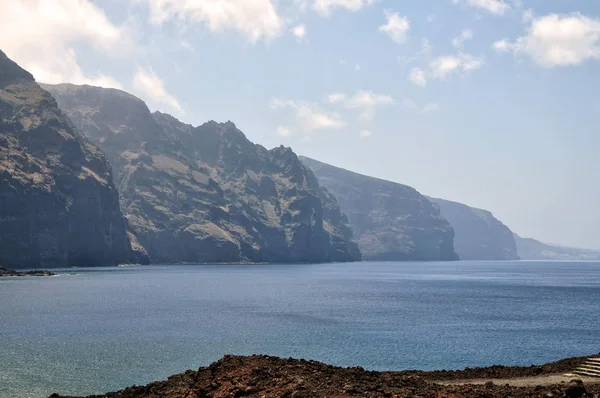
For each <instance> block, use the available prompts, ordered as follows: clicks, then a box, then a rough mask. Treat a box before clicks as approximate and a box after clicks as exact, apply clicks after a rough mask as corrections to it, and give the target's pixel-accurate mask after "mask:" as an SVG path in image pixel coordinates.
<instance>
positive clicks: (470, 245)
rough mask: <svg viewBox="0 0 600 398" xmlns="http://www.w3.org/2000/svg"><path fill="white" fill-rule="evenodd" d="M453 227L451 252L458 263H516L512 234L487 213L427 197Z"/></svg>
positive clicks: (517, 257) (460, 204)
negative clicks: (504, 261) (489, 261)
mask: <svg viewBox="0 0 600 398" xmlns="http://www.w3.org/2000/svg"><path fill="white" fill-rule="evenodd" d="M429 200H431V201H432V202H433V203H434V204H435V205H436V206H439V209H440V212H441V214H442V216H443V217H445V218H446V219H447V220H448V221H450V224H451V225H452V228H454V233H455V235H454V249H455V250H456V253H458V255H459V257H460V259H461V260H518V259H519V256H518V254H517V246H516V243H515V239H514V238H513V234H512V231H511V230H510V229H509V228H508V227H507V226H506V225H504V224H502V222H500V221H499V220H498V219H496V218H495V217H494V215H493V214H492V213H490V212H489V211H487V210H481V209H476V208H473V207H469V206H467V205H464V204H462V203H457V202H451V201H449V200H444V199H436V198H429Z"/></svg>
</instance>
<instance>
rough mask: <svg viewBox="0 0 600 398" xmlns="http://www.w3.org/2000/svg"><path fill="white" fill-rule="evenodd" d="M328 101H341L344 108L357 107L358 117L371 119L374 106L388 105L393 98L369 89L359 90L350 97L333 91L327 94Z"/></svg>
mask: <svg viewBox="0 0 600 398" xmlns="http://www.w3.org/2000/svg"><path fill="white" fill-rule="evenodd" d="M328 99H329V102H332V103H343V104H344V107H345V108H346V109H359V110H360V114H359V117H360V118H361V119H363V120H371V119H373V116H375V108H376V107H377V106H380V105H389V104H392V103H393V102H394V99H393V98H392V97H391V96H389V95H384V94H376V93H374V92H373V91H369V90H359V91H357V92H356V93H354V95H352V96H351V97H349V96H347V95H346V94H344V93H333V94H329V96H328Z"/></svg>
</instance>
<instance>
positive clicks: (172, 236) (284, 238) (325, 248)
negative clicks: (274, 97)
mask: <svg viewBox="0 0 600 398" xmlns="http://www.w3.org/2000/svg"><path fill="white" fill-rule="evenodd" d="M44 87H46V88H47V89H48V90H49V91H50V92H52V94H53V95H54V96H55V97H56V98H57V101H58V103H59V105H60V107H61V108H62V109H63V110H64V111H65V112H66V113H67V114H68V116H69V117H70V118H71V119H72V120H73V122H74V123H75V125H76V126H78V127H79V128H80V129H81V130H82V131H83V132H84V133H85V134H86V135H87V136H88V137H89V138H90V139H91V140H92V141H93V142H95V143H97V144H98V146H100V148H102V150H103V151H105V152H106V154H107V158H108V160H109V161H110V162H111V164H112V165H113V168H114V170H115V178H116V182H117V186H118V188H119V191H120V193H121V204H122V208H123V211H124V213H125V215H126V217H127V218H128V220H129V223H130V225H131V227H132V229H133V232H134V234H135V236H137V238H138V240H139V242H140V244H141V245H142V246H143V247H144V248H145V249H146V250H147V251H148V253H149V255H150V257H151V259H152V261H153V262H246V261H251V262H325V261H354V260H359V259H360V252H359V251H358V249H357V246H356V243H354V242H353V240H352V233H351V230H350V229H349V227H348V226H347V225H346V219H345V217H344V216H343V215H342V214H341V213H340V211H339V206H338V204H337V202H336V201H335V198H333V197H332V196H330V195H329V196H328V195H327V194H326V193H325V192H323V191H322V190H321V189H320V187H319V184H318V182H317V179H316V178H315V177H314V175H313V174H312V173H311V172H310V170H308V169H306V168H305V167H304V166H303V165H302V164H301V163H300V161H299V160H298V157H297V156H296V155H295V154H294V152H292V150H291V149H289V148H284V147H279V148H275V149H272V150H267V149H265V148H263V147H261V146H260V145H255V144H253V143H252V142H250V141H249V140H248V139H247V138H246V137H245V135H244V134H243V133H242V132H241V131H240V130H239V129H237V127H236V126H235V125H234V124H233V123H231V122H227V123H217V122H214V121H210V122H208V123H205V124H203V125H201V126H198V127H194V126H191V125H187V124H184V123H182V122H180V121H179V120H177V119H175V118H174V117H172V116H170V115H167V114H164V113H160V112H155V113H153V114H151V113H150V111H149V110H148V108H147V107H146V105H145V104H144V102H143V101H141V100H140V99H138V98H136V97H134V96H132V95H130V94H127V93H124V92H122V91H119V90H114V89H102V88H98V87H90V86H74V85H57V86H44Z"/></svg>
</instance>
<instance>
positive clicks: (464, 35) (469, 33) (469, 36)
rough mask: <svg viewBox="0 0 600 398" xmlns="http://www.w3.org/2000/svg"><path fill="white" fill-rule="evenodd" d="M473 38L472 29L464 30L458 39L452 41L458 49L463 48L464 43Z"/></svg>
mask: <svg viewBox="0 0 600 398" xmlns="http://www.w3.org/2000/svg"><path fill="white" fill-rule="evenodd" d="M472 38H473V31H472V30H471V29H463V31H462V32H460V35H459V36H458V37H455V38H454V39H452V45H453V46H454V47H456V48H462V46H463V43H464V42H465V41H467V40H471V39H472Z"/></svg>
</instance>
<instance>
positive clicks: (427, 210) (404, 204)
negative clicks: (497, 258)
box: [301, 157, 458, 261]
mask: <svg viewBox="0 0 600 398" xmlns="http://www.w3.org/2000/svg"><path fill="white" fill-rule="evenodd" d="M301 160H302V162H303V163H304V164H305V165H306V166H308V167H309V168H310V169H311V170H312V171H313V172H314V173H315V175H316V176H317V178H318V179H319V183H320V184H321V185H322V186H324V187H325V188H326V189H327V190H328V191H329V192H331V194H333V195H334V196H335V197H336V198H337V200H338V201H339V204H340V207H341V210H342V211H343V212H344V213H346V214H347V215H348V219H349V221H350V225H351V227H352V229H353V230H354V235H355V236H356V240H357V242H358V246H359V248H360V250H361V252H362V254H363V257H364V258H365V259H366V260H399V261H404V260H432V261H435V260H457V259H458V257H457V255H456V253H455V252H454V249H453V243H452V242H453V236H454V232H453V231H452V228H451V227H450V224H449V223H448V222H447V221H446V220H445V219H444V218H442V217H441V216H440V214H439V211H438V210H437V209H436V208H434V206H433V205H432V204H431V203H430V202H429V201H428V200H427V199H426V198H425V197H424V196H422V195H421V194H420V193H419V192H417V191H416V190H415V189H413V188H411V187H408V186H406V185H402V184H397V183H394V182H390V181H385V180H380V179H377V178H373V177H367V176H364V175H361V174H357V173H353V172H351V171H348V170H344V169H340V168H337V167H333V166H330V165H328V164H325V163H321V162H318V161H316V160H313V159H309V158H306V157H301Z"/></svg>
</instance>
